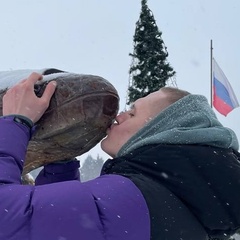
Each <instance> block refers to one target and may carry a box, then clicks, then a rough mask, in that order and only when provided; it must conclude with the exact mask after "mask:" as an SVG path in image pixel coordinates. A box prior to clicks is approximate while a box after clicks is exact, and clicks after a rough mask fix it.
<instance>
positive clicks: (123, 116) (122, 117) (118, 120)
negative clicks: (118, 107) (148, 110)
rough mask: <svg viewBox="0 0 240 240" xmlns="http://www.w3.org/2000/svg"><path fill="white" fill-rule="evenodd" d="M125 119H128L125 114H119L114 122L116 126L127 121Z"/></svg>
mask: <svg viewBox="0 0 240 240" xmlns="http://www.w3.org/2000/svg"><path fill="white" fill-rule="evenodd" d="M127 118H128V114H127V112H120V113H119V114H118V115H117V117H116V121H117V122H118V124H121V123H122V122H124V121H125V120H127Z"/></svg>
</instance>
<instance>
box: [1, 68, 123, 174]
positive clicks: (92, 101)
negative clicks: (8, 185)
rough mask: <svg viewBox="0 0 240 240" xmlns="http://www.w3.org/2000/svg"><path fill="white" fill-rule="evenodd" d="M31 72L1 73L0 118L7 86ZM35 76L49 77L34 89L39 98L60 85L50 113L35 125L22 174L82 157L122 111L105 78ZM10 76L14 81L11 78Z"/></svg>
mask: <svg viewBox="0 0 240 240" xmlns="http://www.w3.org/2000/svg"><path fill="white" fill-rule="evenodd" d="M31 72H33V70H27V71H9V72H0V88H1V89H2V90H0V115H2V97H3V95H4V93H5V92H6V90H7V89H8V87H7V85H13V84H14V81H16V80H13V78H14V79H18V81H19V80H21V79H23V78H25V77H27V76H28V75H29V74H30V73H31ZM35 72H39V73H42V74H43V75H44V74H45V75H46V74H49V75H47V76H44V78H43V80H42V81H40V82H39V83H38V84H36V85H35V93H36V95H37V96H39V97H40V96H41V95H42V93H43V91H44V89H45V87H46V85H47V83H48V82H49V81H52V80H55V81H57V89H56V91H55V93H54V95H53V97H52V99H51V101H50V105H49V107H48V109H47V110H46V112H45V113H44V115H43V116H42V118H41V119H40V120H39V121H38V122H37V123H36V125H35V128H36V129H35V132H34V134H33V136H32V139H31V141H30V142H29V146H28V151H27V155H26V160H25V165H24V169H23V174H26V173H28V172H30V171H32V170H33V169H36V168H38V167H40V166H43V165H45V164H48V163H51V162H54V161H59V160H64V159H71V158H74V157H76V156H80V155H81V154H83V153H85V152H86V151H88V150H90V149H91V148H93V147H94V146H95V145H96V144H97V143H99V142H100V141H101V140H102V139H103V138H104V137H105V136H106V130H107V128H108V127H109V126H110V125H111V123H112V121H113V119H114V118H115V117H116V114H117V112H118V107H119V96H118V93H117V91H116V89H115V88H114V87H113V85H112V84H110V82H108V81H107V80H105V79H104V78H102V77H99V76H93V75H83V74H73V73H66V72H62V71H60V70H57V69H47V70H46V69H44V70H39V71H35ZM11 75H12V76H13V77H12V78H11V77H10V78H9V76H11ZM16 76H17V78H16ZM23 76H25V77H23ZM9 79H10V80H9ZM6 81H7V82H6ZM9 87H10V86H9Z"/></svg>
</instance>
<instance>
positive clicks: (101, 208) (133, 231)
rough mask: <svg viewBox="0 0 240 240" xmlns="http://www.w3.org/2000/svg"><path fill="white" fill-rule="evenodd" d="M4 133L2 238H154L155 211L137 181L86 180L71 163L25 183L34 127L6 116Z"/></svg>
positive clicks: (0, 122) (0, 124)
mask: <svg viewBox="0 0 240 240" xmlns="http://www.w3.org/2000/svg"><path fill="white" fill-rule="evenodd" d="M0 133H1V135H0V196H1V197H0V240H42V239H44V240H75V239H76V240H80V239H83V240H106V239H109V240H136V239H137V240H149V239H150V218H149V210H148V207H147V205H146V202H145V200H144V197H143V195H142V193H141V192H140V191H139V189H138V188H137V187H136V186H135V185H134V184H133V182H132V181H131V180H129V179H128V178H126V177H123V176H120V175H113V174H106V175H103V176H101V177H98V178H96V179H94V180H92V181H89V182H85V183H81V182H79V171H78V167H79V163H78V162H77V161H71V162H69V163H66V164H51V165H49V166H47V167H45V169H44V171H42V172H41V173H40V175H39V176H38V178H37V180H36V186H30V185H21V172H22V168H23V163H24V159H25V154H26V151H27V146H28V141H29V138H30V133H29V129H28V128H27V127H26V126H24V125H22V124H20V123H15V122H14V121H13V118H12V117H5V118H0ZM38 184H41V185H38ZM42 184H44V185H42Z"/></svg>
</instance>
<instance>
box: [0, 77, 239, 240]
mask: <svg viewBox="0 0 240 240" xmlns="http://www.w3.org/2000/svg"><path fill="white" fill-rule="evenodd" d="M40 79H41V75H39V74H37V73H32V74H31V75H30V76H29V77H28V78H27V79H25V80H23V81H21V82H20V83H18V84H17V85H15V86H14V87H12V88H11V89H9V90H8V91H7V92H6V94H5V95H4V97H3V116H2V117H1V118H0V133H1V134H0V240H10V239H11V240H28V239H29V240H42V239H46V240H80V239H82V240H150V239H151V240H161V239H163V240H180V239H182V240H207V239H228V238H229V237H230V236H231V235H232V234H234V233H235V232H236V231H237V229H239V227H240V204H239V203H240V191H239V189H240V154H239V152H238V147H239V146H238V140H237V138H236V135H235V133H234V132H233V131H232V130H231V129H228V128H226V127H223V126H222V125H221V123H220V122H219V121H218V120H217V118H216V116H215V114H214V112H213V111H212V109H211V108H210V106H209V104H208V102H207V99H206V98H205V97H203V96H201V95H193V94H189V93H188V92H186V91H182V90H179V89H174V88H169V87H165V88H161V89H160V90H159V91H157V92H154V93H151V94H149V95H148V96H146V97H144V98H140V99H139V100H137V101H136V102H135V103H134V105H133V106H132V107H131V109H130V110H128V111H126V112H123V113H120V114H119V115H118V116H117V117H116V122H115V123H114V124H113V125H112V126H111V127H110V128H109V129H108V131H107V134H108V136H107V137H106V138H105V139H104V140H103V141H102V143H101V146H102V149H103V150H104V151H105V152H106V153H108V154H109V155H110V156H111V157H112V159H109V160H107V161H106V162H105V163H104V166H103V168H102V172H101V176H99V177H98V178H96V179H94V180H91V181H88V182H84V183H81V182H80V181H79V162H78V161H76V160H69V161H64V162H59V163H52V164H49V165H46V166H45V167H44V169H43V170H42V171H41V172H40V173H39V175H38V177H37V178H36V184H35V186H32V185H22V184H21V173H22V169H23V164H24V159H25V155H26V151H27V146H28V142H29V140H30V138H31V131H32V127H33V125H34V123H36V122H37V121H38V120H39V119H40V118H41V116H42V114H43V113H44V111H45V110H46V109H47V107H48V105H49V101H50V98H51V96H52V94H53V93H54V91H55V88H56V82H54V81H52V82H50V83H49V84H48V86H47V87H46V89H45V92H44V94H43V96H42V97H41V98H38V97H36V95H35V93H34V84H35V83H36V82H37V81H38V80H40Z"/></svg>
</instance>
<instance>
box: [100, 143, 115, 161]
mask: <svg viewBox="0 0 240 240" xmlns="http://www.w3.org/2000/svg"><path fill="white" fill-rule="evenodd" d="M101 148H102V150H103V151H104V152H105V153H107V154H108V155H109V156H110V157H112V158H114V157H115V156H116V153H114V151H113V149H111V145H109V144H108V140H107V138H105V139H103V140H102V142H101Z"/></svg>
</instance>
